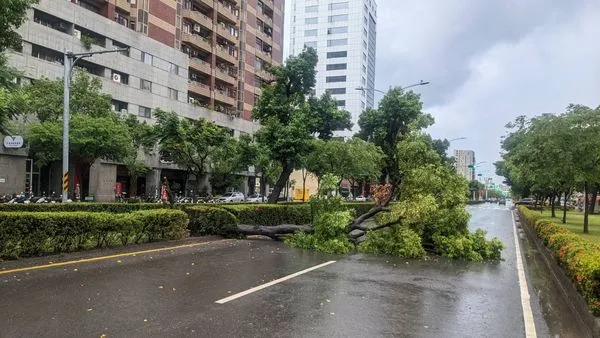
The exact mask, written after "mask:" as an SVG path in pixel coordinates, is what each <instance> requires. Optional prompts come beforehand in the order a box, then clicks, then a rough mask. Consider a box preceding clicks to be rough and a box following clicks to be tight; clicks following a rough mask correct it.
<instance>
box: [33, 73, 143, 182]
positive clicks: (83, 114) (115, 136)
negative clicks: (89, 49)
mask: <svg viewBox="0 0 600 338" xmlns="http://www.w3.org/2000/svg"><path fill="white" fill-rule="evenodd" d="M40 84H41V86H40ZM71 86H72V87H73V89H74V91H75V92H77V93H78V96H79V98H78V100H77V104H75V105H74V106H72V107H71V111H72V113H71V121H70V132H69V159H70V163H69V167H70V168H71V169H70V171H71V172H75V173H76V174H75V175H77V176H78V179H79V181H80V182H81V175H82V174H83V172H85V171H88V170H89V168H90V166H91V164H93V163H94V162H95V161H96V160H98V159H106V160H112V161H117V162H121V161H123V160H124V159H125V158H126V157H127V156H128V155H129V154H131V153H132V152H133V147H132V144H133V141H132V138H131V134H130V131H129V129H128V127H127V125H126V124H125V123H123V121H122V119H121V118H120V117H119V116H118V115H117V114H116V113H115V112H113V111H111V109H110V107H111V106H110V96H108V95H106V94H103V93H102V92H101V91H100V90H101V83H100V80H99V79H97V78H91V77H90V76H89V75H87V73H85V72H83V71H81V70H78V71H77V72H76V73H75V77H74V79H73V81H72V84H71ZM62 87H63V82H62V80H53V81H52V80H47V79H43V80H40V81H39V82H38V81H34V82H33V83H32V84H31V85H28V86H26V87H24V88H23V91H24V93H25V95H26V100H25V105H24V111H25V112H26V113H27V114H29V115H32V117H33V120H36V122H33V121H32V122H31V123H30V125H29V129H28V131H27V140H28V143H29V150H30V152H31V154H32V155H33V157H34V158H35V159H36V162H37V163H38V165H39V166H44V165H47V164H50V163H51V162H54V161H59V160H61V159H62V139H63V134H62V129H63V122H62ZM84 98H85V99H84ZM57 102H61V105H60V106H58V105H57V104H56V103H57ZM57 110H60V114H59V113H58V111H57ZM75 169H77V170H75ZM70 186H73V184H70Z"/></svg>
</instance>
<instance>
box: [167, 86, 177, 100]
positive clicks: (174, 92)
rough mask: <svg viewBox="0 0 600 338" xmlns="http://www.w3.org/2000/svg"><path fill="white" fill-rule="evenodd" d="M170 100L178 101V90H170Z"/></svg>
mask: <svg viewBox="0 0 600 338" xmlns="http://www.w3.org/2000/svg"><path fill="white" fill-rule="evenodd" d="M169 98H170V99H171V100H177V99H178V94H177V89H173V88H169Z"/></svg>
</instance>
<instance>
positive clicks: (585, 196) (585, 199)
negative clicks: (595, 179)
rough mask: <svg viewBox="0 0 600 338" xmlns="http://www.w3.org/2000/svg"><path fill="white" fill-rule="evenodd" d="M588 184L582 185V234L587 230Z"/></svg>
mask: <svg viewBox="0 0 600 338" xmlns="http://www.w3.org/2000/svg"><path fill="white" fill-rule="evenodd" d="M588 188H589V187H588V183H587V182H585V183H584V184H583V233H584V234H587V233H588V232H589V229H588V212H589V201H588V200H589V198H588Z"/></svg>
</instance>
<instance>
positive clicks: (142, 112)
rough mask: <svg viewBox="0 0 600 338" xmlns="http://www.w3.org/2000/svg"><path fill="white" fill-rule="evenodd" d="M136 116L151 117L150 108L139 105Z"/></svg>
mask: <svg viewBox="0 0 600 338" xmlns="http://www.w3.org/2000/svg"><path fill="white" fill-rule="evenodd" d="M138 116H139V117H145V118H147V119H149V118H152V109H150V108H148V107H143V106H140V109H139V111H138Z"/></svg>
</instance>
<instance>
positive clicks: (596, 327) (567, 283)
mask: <svg viewBox="0 0 600 338" xmlns="http://www.w3.org/2000/svg"><path fill="white" fill-rule="evenodd" d="M513 215H514V217H515V223H516V225H517V227H519V228H520V229H523V230H524V232H525V234H526V235H527V239H528V240H529V241H530V242H533V243H534V245H535V248H536V249H537V251H538V252H539V253H540V254H541V257H542V258H543V261H544V263H545V264H546V266H547V267H548V269H549V270H550V272H551V273H552V277H553V278H552V284H553V285H554V286H555V287H557V288H558V289H559V291H560V293H561V294H562V296H563V298H564V300H565V302H566V303H567V304H568V305H569V307H570V308H571V310H573V313H574V314H575V317H577V318H578V319H579V321H580V323H581V324H583V326H584V327H585V328H586V331H587V332H588V333H589V334H590V336H591V337H600V318H597V317H595V316H594V315H593V314H592V312H591V311H590V309H589V307H588V304H587V302H586V301H585V299H584V298H583V296H582V295H581V294H580V293H579V291H577V288H576V287H575V285H574V284H573V282H572V281H571V279H570V278H569V276H567V274H566V273H565V271H564V269H563V268H562V267H561V266H560V265H558V263H557V262H556V259H555V258H554V256H553V254H552V251H550V249H548V248H547V247H546V245H545V244H544V243H543V242H542V240H541V239H540V238H538V237H537V234H536V233H535V231H534V230H533V229H532V228H531V226H530V225H529V224H527V222H526V221H524V222H523V223H521V220H525V218H524V217H522V216H521V215H520V214H519V212H518V211H516V212H515V213H514V214H513Z"/></svg>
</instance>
